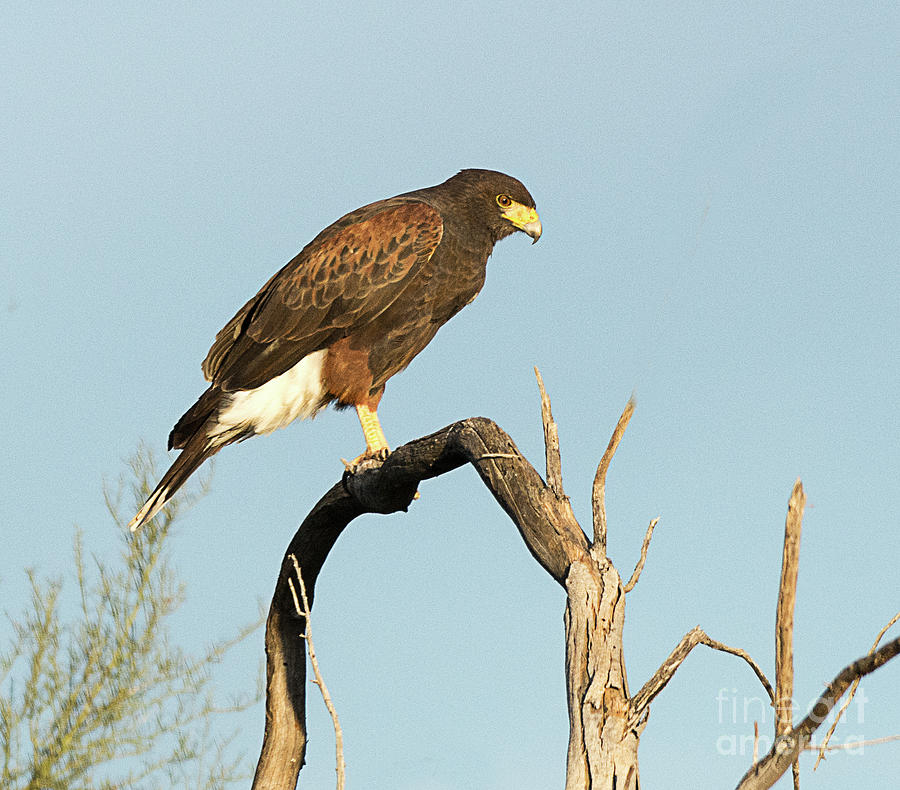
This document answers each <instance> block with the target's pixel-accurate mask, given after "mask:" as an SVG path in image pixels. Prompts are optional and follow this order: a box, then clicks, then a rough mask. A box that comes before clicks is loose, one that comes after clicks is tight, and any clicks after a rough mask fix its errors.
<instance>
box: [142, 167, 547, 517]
mask: <svg viewBox="0 0 900 790" xmlns="http://www.w3.org/2000/svg"><path fill="white" fill-rule="evenodd" d="M516 231H522V232H523V233H526V234H527V235H528V236H530V237H531V238H532V239H533V240H534V242H536V241H537V240H538V239H539V238H540V235H541V221H540V218H539V217H538V213H537V211H536V209H535V204H534V200H533V199H532V197H531V195H530V194H529V193H528V190H527V189H526V188H525V187H524V186H523V185H522V184H521V183H520V182H519V181H517V180H516V179H515V178H512V177H511V176H508V175H505V174H503V173H498V172H496V171H493V170H462V171H461V172H459V173H457V174H456V175H455V176H453V177H452V178H450V179H448V180H447V181H445V182H444V183H442V184H438V185H437V186H433V187H428V188H426V189H419V190H416V191H414V192H407V193H405V194H402V195H397V196H396V197H392V198H388V199H387V200H380V201H378V202H376V203H370V204H369V205H367V206H363V207H362V208H359V209H357V210H356V211H351V212H350V213H349V214H346V215H345V216H343V217H341V218H340V219H339V220H337V222H334V223H333V224H331V225H329V226H328V227H327V228H325V230H323V231H322V232H321V233H319V235H318V236H316V237H315V238H314V239H313V240H312V241H311V242H310V243H309V244H307V245H306V247H304V248H303V250H302V251H301V252H300V253H299V254H298V255H297V256H296V257H295V258H294V259H293V260H291V261H290V262H289V263H288V264H287V265H286V266H284V268H282V269H281V271H279V272H278V273H277V274H275V275H274V276H273V277H272V278H271V279H270V280H269V281H268V282H267V283H266V284H265V285H264V286H263V287H262V288H261V289H260V291H259V293H257V294H256V296H254V297H253V298H252V299H251V300H250V301H249V302H247V304H245V305H244V306H243V307H242V308H241V309H240V310H239V311H238V312H237V315H235V316H234V318H232V319H231V320H230V321H229V322H228V323H227V324H226V325H225V327H224V328H223V329H222V331H221V332H219V333H218V334H217V335H216V339H215V342H214V343H213V345H212V348H211V349H210V350H209V354H207V356H206V359H205V360H204V362H203V375H204V376H205V377H206V380H207V381H209V382H210V386H209V388H208V389H207V390H206V392H204V393H203V394H202V395H201V396H200V398H199V400H198V401H197V402H196V403H195V404H194V405H193V406H191V408H190V409H188V410H187V411H186V412H185V414H184V415H183V416H182V417H181V419H180V420H178V422H177V424H176V425H175V427H174V428H173V429H172V432H171V433H170V434H169V449H170V450H171V449H173V448H175V449H178V450H181V453H180V455H179V456H178V458H176V459H175V462H174V463H173V464H172V466H171V468H170V469H169V470H168V471H167V472H166V473H165V475H164V476H163V478H162V480H161V481H160V483H159V485H158V486H157V487H156V489H155V490H154V491H153V493H152V494H151V495H150V497H149V499H148V500H147V502H146V504H144V506H143V507H142V508H141V509H140V511H139V512H138V514H137V515H136V516H135V517H134V518H133V519H132V520H131V522H130V523H129V526H130V527H131V530H132V532H133V531H135V530H136V529H138V528H139V527H140V526H141V525H142V524H144V523H146V522H147V521H149V520H150V519H151V518H153V517H154V516H155V515H156V514H157V513H158V512H159V511H160V509H161V508H162V507H163V506H164V505H165V504H166V502H167V501H168V500H169V499H170V498H171V497H172V495H173V494H174V493H175V492H176V491H177V490H178V489H179V488H180V487H181V486H182V485H183V484H184V482H185V481H186V480H187V479H188V477H189V476H190V475H191V474H193V472H194V471H195V470H196V469H197V468H198V467H199V466H200V464H202V463H203V462H204V461H205V460H206V459H207V458H209V457H210V456H212V455H215V454H216V453H217V452H219V450H221V449H222V448H223V447H225V445H228V444H232V443H233V442H239V441H243V440H244V439H247V438H249V437H251V436H255V435H257V434H263V433H271V432H272V431H274V430H276V429H277V428H283V427H284V426H286V425H288V424H289V423H291V422H293V421H294V420H296V419H298V418H303V419H306V418H308V417H312V416H313V415H314V414H316V413H317V412H318V411H319V410H321V409H323V408H324V407H325V406H327V405H328V404H329V403H335V404H336V405H337V406H338V408H341V407H348V406H353V407H355V408H356V413H357V415H358V416H359V421H360V424H361V425H362V429H363V434H364V435H365V440H366V449H365V452H364V453H363V454H362V455H361V456H359V458H358V459H356V462H354V463H357V462H359V461H361V460H362V459H365V458H385V457H387V454H388V453H389V452H390V450H389V448H388V443H387V440H386V439H385V436H384V432H383V431H382V429H381V424H380V423H379V421H378V414H377V411H376V410H377V408H378V403H379V401H380V400H381V396H382V395H383V394H384V386H385V383H386V382H387V380H388V379H389V378H390V377H391V376H393V375H394V374H395V373H398V372H400V371H401V370H403V369H404V368H405V367H406V366H407V365H409V363H410V362H411V361H412V359H413V357H415V356H416V354H418V353H419V352H420V351H421V350H422V349H423V348H425V346H426V345H428V343H429V342H430V341H431V339H432V338H433V337H434V336H435V333H436V332H437V331H438V329H440V328H441V326H442V325H443V324H445V323H446V322H447V321H449V320H450V319H451V318H452V317H453V316H454V315H455V314H456V313H458V312H459V311H460V310H461V309H462V308H463V307H465V306H466V305H467V304H468V303H469V302H471V301H472V300H473V299H474V298H475V296H476V295H477V294H478V292H479V291H480V290H481V287H482V285H484V279H485V267H486V264H487V260H488V257H489V256H490V254H491V252H492V250H493V248H494V245H495V244H496V243H497V242H498V241H499V240H500V239H502V238H505V237H506V236H509V235H511V234H512V233H515V232H516ZM351 468H352V465H351Z"/></svg>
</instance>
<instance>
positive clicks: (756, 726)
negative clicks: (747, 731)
mask: <svg viewBox="0 0 900 790" xmlns="http://www.w3.org/2000/svg"><path fill="white" fill-rule="evenodd" d="M758 762H759V722H758V721H754V722H753V764H754V765H756V764H757V763H758Z"/></svg>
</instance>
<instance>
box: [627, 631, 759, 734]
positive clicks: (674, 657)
mask: <svg viewBox="0 0 900 790" xmlns="http://www.w3.org/2000/svg"><path fill="white" fill-rule="evenodd" d="M697 645H706V646H707V647H711V648H712V649H713V650H720V651H722V652H723V653H730V654H731V655H733V656H738V657H739V658H742V659H744V661H746V662H747V664H748V665H749V666H750V668H751V669H752V670H753V671H754V673H756V677H758V678H759V680H760V682H761V683H762V684H763V687H764V688H765V690H766V693H767V694H768V695H769V699H770V700H771V701H772V702H773V704H774V701H775V692H774V691H773V690H772V684H771V683H769V680H768V678H766V676H765V673H764V672H763V671H762V669H760V667H759V664H757V663H756V662H755V661H754V660H753V659H752V658H751V657H750V656H749V654H748V653H747V652H746V651H745V650H741V649H740V648H736V647H729V646H728V645H726V644H723V643H722V642H717V641H716V640H715V639H711V638H710V637H709V636H708V635H707V634H706V633H705V632H704V631H703V629H702V628H700V626H699V625H698V626H696V627H695V628H692V629H691V630H690V631H688V632H687V633H686V634H685V635H684V636H683V637H682V638H681V641H680V642H679V643H678V644H677V645H676V646H675V649H674V650H673V651H672V652H671V653H670V654H669V657H668V658H667V659H666V660H665V661H663V663H662V664H661V665H660V667H659V669H657V670H656V672H655V673H654V674H653V677H651V678H650V680H648V681H647V682H646V683H645V684H644V685H643V686H642V687H641V689H640V691H638V692H637V694H635V695H634V696H633V697H632V698H631V702H630V710H629V722H637V721H638V719H640V717H641V716H642V715H644V713H645V711H646V710H647V708H648V707H649V705H650V703H651V702H652V701H653V700H654V699H655V698H656V696H657V695H658V694H659V693H660V692H661V691H662V690H663V689H664V688H665V687H666V685H667V684H668V682H669V681H670V680H671V679H672V677H673V676H674V675H675V672H676V671H677V669H678V667H680V666H681V664H682V662H683V661H684V660H685V659H686V658H687V657H688V654H689V653H690V652H691V650H693V649H694V648H695V647H696V646H697Z"/></svg>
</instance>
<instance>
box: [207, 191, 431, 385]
mask: <svg viewBox="0 0 900 790" xmlns="http://www.w3.org/2000/svg"><path fill="white" fill-rule="evenodd" d="M442 233H443V222H442V220H441V215H440V214H439V213H438V212H437V210H436V209H434V208H432V207H431V206H428V205H426V204H425V203H420V202H417V201H416V202H401V203H399V204H397V203H394V202H391V201H387V202H385V203H384V204H383V205H382V204H380V203H379V204H372V205H371V206H367V207H365V208H362V209H359V210H358V211H355V212H353V213H351V214H348V215H347V216H346V217H344V218H342V219H340V220H338V221H337V222H336V223H334V225H332V226H330V227H329V228H326V229H325V230H324V231H322V233H320V234H319V235H318V236H317V237H316V238H315V239H314V240H313V241H312V242H310V244H308V245H307V246H306V247H305V248H304V249H303V250H302V251H301V252H300V254H299V255H297V257H296V258H294V259H293V260H292V261H291V262H290V263H288V264H287V265H286V266H285V267H284V268H283V269H281V271H279V272H278V273H277V274H276V275H275V276H273V277H272V279H270V280H269V282H267V283H266V284H265V285H264V286H263V287H262V289H260V291H259V293H258V294H257V295H256V296H254V297H253V299H251V300H250V301H249V302H247V304H245V305H244V306H243V307H242V308H241V309H240V310H239V311H238V313H237V315H235V317H234V318H232V319H231V321H229V322H228V323H227V324H226V325H225V327H224V328H223V329H222V331H221V332H219V333H218V334H217V335H216V340H215V342H214V343H213V345H212V348H211V349H210V350H209V354H207V356H206V359H205V360H204V362H203V375H204V376H206V378H207V380H208V381H211V382H212V383H213V384H215V385H218V386H219V387H220V388H221V389H224V390H228V391H235V390H242V389H253V388H255V387H259V386H260V385H262V384H264V383H265V382H266V381H268V380H269V379H271V378H274V377H275V376H278V375H280V374H282V373H284V372H285V371H286V370H288V369H290V368H291V367H293V366H294V365H296V364H297V362H299V361H300V360H301V359H303V357H305V356H306V355H307V354H311V353H313V352H314V351H318V350H319V349H322V348H325V347H326V346H328V345H330V344H331V343H333V342H335V341H336V340H339V339H340V338H341V337H344V336H345V335H347V334H349V333H350V331H352V330H353V329H355V328H357V327H360V326H363V325H365V324H367V323H369V322H370V321H372V320H373V319H374V318H375V317H376V316H378V315H379V314H380V313H382V312H383V311H384V310H386V309H387V308H388V307H389V306H390V304H391V303H392V302H393V301H394V300H395V299H396V298H397V296H398V295H399V294H400V293H401V292H402V291H403V289H404V288H405V287H406V285H407V284H408V281H409V278H411V277H414V276H415V274H416V272H417V271H418V270H419V269H420V268H421V266H422V264H423V263H425V262H426V261H428V260H429V259H430V258H431V256H432V255H433V254H434V251H435V249H436V248H437V246H438V244H439V243H440V241H441V235H442Z"/></svg>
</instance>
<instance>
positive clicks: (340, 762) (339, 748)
mask: <svg viewBox="0 0 900 790" xmlns="http://www.w3.org/2000/svg"><path fill="white" fill-rule="evenodd" d="M291 562H292V563H293V564H294V573H295V574H296V575H297V580H298V581H299V582H300V597H301V599H302V601H303V606H302V608H301V606H300V601H298V600H297V591H296V590H295V589H294V580H293V579H291V578H288V586H289V587H290V588H291V596H292V597H293V599H294V607H295V608H296V610H297V614H299V615H302V616H303V617H304V618H305V620H306V633H305V634H303V638H304V639H306V647H307V650H308V651H309V663H310V664H311V665H312V668H313V674H315V676H316V679H315V680H314V681H313V682H314V683H315V684H316V685H317V686H318V687H319V691H320V692H321V693H322V699H323V700H324V701H325V707H326V708H327V709H328V714H329V715H330V716H331V723H332V724H333V725H334V749H335V771H336V772H337V790H344V783H345V781H346V777H345V766H344V731H343V730H342V729H341V723H340V722H339V721H338V715H337V710H335V707H334V703H333V702H332V701H331V695H330V694H329V693H328V688H327V687H326V686H325V681H324V680H323V679H322V673H321V672H320V671H319V662H318V661H317V660H316V649H315V647H314V646H313V639H312V627H311V626H310V610H309V600H308V598H307V597H306V585H305V584H304V583H303V574H302V573H301V572H300V565H299V564H298V563H297V557H296V556H294V555H293V554H291Z"/></svg>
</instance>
